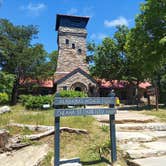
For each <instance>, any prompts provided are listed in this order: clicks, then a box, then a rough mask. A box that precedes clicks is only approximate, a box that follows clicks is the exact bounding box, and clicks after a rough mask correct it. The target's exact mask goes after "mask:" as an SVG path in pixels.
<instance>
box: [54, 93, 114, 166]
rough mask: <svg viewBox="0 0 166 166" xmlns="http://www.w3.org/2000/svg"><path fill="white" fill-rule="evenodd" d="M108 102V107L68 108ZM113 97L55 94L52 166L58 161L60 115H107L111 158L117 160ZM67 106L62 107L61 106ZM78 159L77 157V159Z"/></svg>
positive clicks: (56, 165) (58, 162)
mask: <svg viewBox="0 0 166 166" xmlns="http://www.w3.org/2000/svg"><path fill="white" fill-rule="evenodd" d="M103 104H108V105H109V106H110V108H94V109H86V108H73V107H72V108H70V109H69V108H68V106H69V105H70V106H71V105H103ZM114 105H115V97H86V98H62V97H59V94H56V97H55V100H54V107H55V137H54V140H55V143H54V146H55V147H54V148H55V156H54V166H59V165H60V164H61V163H62V162H60V130H59V129H60V117H61V116H82V115H105V114H108V115H109V120H110V140H111V147H110V148H111V159H112V163H114V162H115V161H116V160H117V154H116V135H115V113H116V109H115V108H114ZM61 106H62V107H61ZM64 106H65V107H67V108H64V109H62V108H63V107H64ZM77 160H78V159H77Z"/></svg>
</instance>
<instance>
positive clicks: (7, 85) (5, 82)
mask: <svg viewBox="0 0 166 166" xmlns="http://www.w3.org/2000/svg"><path fill="white" fill-rule="evenodd" d="M14 79H15V78H14V75H13V74H7V73H4V72H2V71H0V80H1V81H0V93H7V94H8V96H11V93H12V89H13V83H14Z"/></svg>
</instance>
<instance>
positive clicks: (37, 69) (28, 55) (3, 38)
mask: <svg viewBox="0 0 166 166" xmlns="http://www.w3.org/2000/svg"><path fill="white" fill-rule="evenodd" d="M37 33H38V28H37V27H36V26H33V25H29V26H15V25H13V24H12V23H11V22H9V21H8V20H5V19H0V68H1V69H2V71H5V72H8V73H10V74H13V75H15V81H14V86H13V90H12V97H11V104H16V102H17V97H18V88H19V85H20V81H21V80H22V81H23V80H26V79H27V78H31V79H38V78H40V77H41V75H43V73H46V72H44V70H45V68H42V66H43V65H44V64H45V63H46V62H47V60H46V57H47V53H46V51H45V50H44V48H43V46H42V45H41V44H31V41H32V39H34V38H36V37H37Z"/></svg>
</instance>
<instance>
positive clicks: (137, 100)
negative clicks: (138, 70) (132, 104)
mask: <svg viewBox="0 0 166 166" xmlns="http://www.w3.org/2000/svg"><path fill="white" fill-rule="evenodd" d="M136 86H137V87H136V93H135V95H136V104H137V109H138V104H139V93H138V89H139V80H137V85H136Z"/></svg>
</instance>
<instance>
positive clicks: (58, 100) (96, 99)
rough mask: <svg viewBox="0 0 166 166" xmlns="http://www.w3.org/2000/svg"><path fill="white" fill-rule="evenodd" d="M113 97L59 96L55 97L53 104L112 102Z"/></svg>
mask: <svg viewBox="0 0 166 166" xmlns="http://www.w3.org/2000/svg"><path fill="white" fill-rule="evenodd" d="M114 103H115V97H85V98H80V97H77V98H61V97H56V98H55V100H54V104H55V105H102V104H114Z"/></svg>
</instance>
